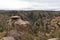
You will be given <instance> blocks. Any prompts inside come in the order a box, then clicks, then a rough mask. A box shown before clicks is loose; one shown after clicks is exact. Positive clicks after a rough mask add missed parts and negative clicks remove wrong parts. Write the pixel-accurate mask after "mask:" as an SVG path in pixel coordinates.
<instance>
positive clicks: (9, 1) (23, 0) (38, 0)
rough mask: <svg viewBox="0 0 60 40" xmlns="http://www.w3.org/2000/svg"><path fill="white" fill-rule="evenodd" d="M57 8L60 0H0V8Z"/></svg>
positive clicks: (59, 6) (59, 5)
mask: <svg viewBox="0 0 60 40" xmlns="http://www.w3.org/2000/svg"><path fill="white" fill-rule="evenodd" d="M2 9H3V10H54V9H55V10H58V9H60V0H0V10H2Z"/></svg>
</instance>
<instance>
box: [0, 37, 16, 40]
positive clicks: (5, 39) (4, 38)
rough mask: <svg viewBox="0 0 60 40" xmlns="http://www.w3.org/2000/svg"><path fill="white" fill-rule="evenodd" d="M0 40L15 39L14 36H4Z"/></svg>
mask: <svg viewBox="0 0 60 40" xmlns="http://www.w3.org/2000/svg"><path fill="white" fill-rule="evenodd" d="M0 40H15V39H14V38H13V37H3V38H2V39H0Z"/></svg>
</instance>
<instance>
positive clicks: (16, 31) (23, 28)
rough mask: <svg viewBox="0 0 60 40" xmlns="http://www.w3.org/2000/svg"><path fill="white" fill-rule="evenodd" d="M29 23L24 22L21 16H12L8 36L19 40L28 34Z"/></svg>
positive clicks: (9, 21)
mask: <svg viewBox="0 0 60 40" xmlns="http://www.w3.org/2000/svg"><path fill="white" fill-rule="evenodd" d="M29 25H30V23H29V21H23V20H22V19H21V18H19V16H12V17H11V18H10V20H8V34H7V36H12V37H14V38H15V39H17V40H20V37H21V36H23V35H24V34H26V33H27V32H28V29H29Z"/></svg>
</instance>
